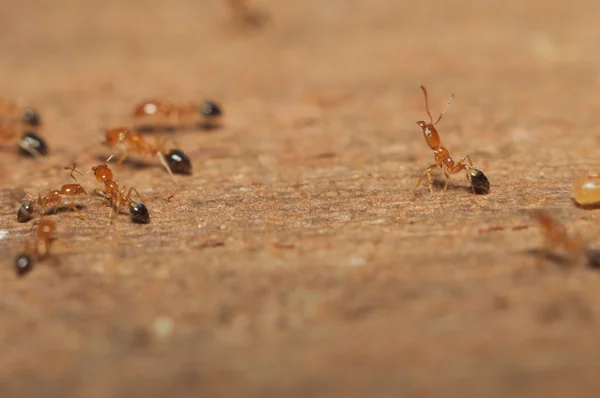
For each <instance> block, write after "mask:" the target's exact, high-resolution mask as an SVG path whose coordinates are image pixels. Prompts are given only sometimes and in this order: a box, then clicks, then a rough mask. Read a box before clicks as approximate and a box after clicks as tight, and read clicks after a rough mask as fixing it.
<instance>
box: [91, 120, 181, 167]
mask: <svg viewBox="0 0 600 398" xmlns="http://www.w3.org/2000/svg"><path fill="white" fill-rule="evenodd" d="M102 143H103V144H104V145H106V146H110V147H113V148H114V149H116V150H117V152H115V153H113V154H112V155H110V156H109V158H108V159H107V160H106V161H107V162H108V161H110V160H111V159H112V158H113V157H114V156H115V155H117V154H118V155H119V156H118V162H119V163H122V162H123V161H124V160H125V159H126V158H127V155H128V153H129V152H133V153H137V154H140V155H145V156H153V155H156V156H157V157H158V160H160V162H161V164H162V165H163V167H164V168H165V169H166V170H167V172H168V173H169V174H170V175H171V177H172V176H173V173H176V174H191V173H192V165H191V162H190V158H189V157H188V156H187V155H186V154H185V153H183V152H182V151H180V150H178V149H171V150H167V148H166V141H165V140H161V141H156V142H155V143H151V142H148V141H146V139H145V138H144V137H143V136H142V135H141V134H140V133H138V132H135V131H132V130H129V129H127V128H125V127H117V128H114V129H111V130H108V131H107V132H106V135H105V138H104V141H103V142H102Z"/></svg>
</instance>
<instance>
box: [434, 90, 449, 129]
mask: <svg viewBox="0 0 600 398" xmlns="http://www.w3.org/2000/svg"><path fill="white" fill-rule="evenodd" d="M452 101H454V93H452V95H451V96H450V99H449V100H448V103H447V104H446V107H445V108H444V110H443V111H442V113H440V117H438V120H436V121H435V123H433V124H434V125H436V124H438V122H439V121H440V120H442V116H444V113H445V112H446V111H447V110H448V107H450V104H452ZM430 117H431V116H430Z"/></svg>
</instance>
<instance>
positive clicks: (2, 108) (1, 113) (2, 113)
mask: <svg viewBox="0 0 600 398" xmlns="http://www.w3.org/2000/svg"><path fill="white" fill-rule="evenodd" d="M0 117H1V118H2V119H9V120H19V121H20V122H21V123H22V124H24V125H26V126H29V127H39V126H40V124H41V118H40V114H39V113H38V111H36V110H35V109H33V108H22V109H21V108H20V107H19V106H17V104H15V103H14V102H11V101H7V100H5V99H2V98H0Z"/></svg>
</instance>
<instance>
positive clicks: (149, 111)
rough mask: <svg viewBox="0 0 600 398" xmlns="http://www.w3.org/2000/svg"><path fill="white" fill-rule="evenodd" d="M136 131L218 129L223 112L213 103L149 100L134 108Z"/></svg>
mask: <svg viewBox="0 0 600 398" xmlns="http://www.w3.org/2000/svg"><path fill="white" fill-rule="evenodd" d="M132 116H133V119H134V122H135V126H136V130H142V131H147V130H148V131H149V130H160V129H163V128H165V129H169V128H175V127H178V126H183V125H188V124H195V125H198V126H199V127H201V128H204V129H212V128H215V127H218V126H219V124H220V122H221V118H222V116H223V112H222V111H221V107H220V106H219V105H218V104H217V103H216V102H213V101H204V102H202V103H200V104H196V103H191V104H187V105H181V104H176V103H174V102H171V101H167V100H159V99H149V100H145V101H142V102H140V103H139V104H137V105H135V107H134V108H133V114H132Z"/></svg>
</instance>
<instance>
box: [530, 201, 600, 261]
mask: <svg viewBox="0 0 600 398" xmlns="http://www.w3.org/2000/svg"><path fill="white" fill-rule="evenodd" d="M533 217H534V218H535V219H536V220H537V221H538V222H539V223H540V226H541V230H542V233H543V234H544V236H545V238H546V241H547V242H548V244H549V246H550V247H551V248H552V249H553V250H557V249H558V250H562V251H564V252H566V254H567V258H560V257H556V256H553V257H552V258H555V259H560V261H562V262H564V261H565V260H566V261H567V263H568V264H572V263H576V262H577V261H583V260H584V259H585V260H586V262H587V265H588V266H589V267H591V268H600V250H598V249H589V248H588V247H587V245H586V244H585V243H584V241H583V240H582V239H581V237H580V236H578V235H577V234H575V233H572V232H571V233H570V232H569V231H568V230H567V228H566V227H565V226H564V225H563V224H562V223H560V222H559V221H558V220H556V219H555V218H554V217H553V216H552V215H551V214H550V213H549V212H547V211H545V210H536V211H534V213H533Z"/></svg>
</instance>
